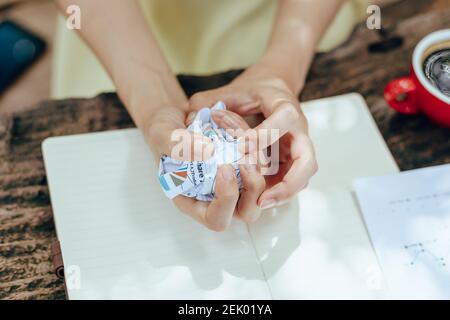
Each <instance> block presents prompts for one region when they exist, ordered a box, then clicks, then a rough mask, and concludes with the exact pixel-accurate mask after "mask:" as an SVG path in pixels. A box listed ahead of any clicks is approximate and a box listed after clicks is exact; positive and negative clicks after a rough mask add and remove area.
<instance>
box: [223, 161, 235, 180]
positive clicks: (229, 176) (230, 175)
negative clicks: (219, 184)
mask: <svg viewBox="0 0 450 320" xmlns="http://www.w3.org/2000/svg"><path fill="white" fill-rule="evenodd" d="M222 177H223V178H224V179H225V181H233V180H234V168H233V167H231V166H229V165H226V166H224V167H222Z"/></svg>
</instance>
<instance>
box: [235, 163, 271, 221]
mask: <svg viewBox="0 0 450 320" xmlns="http://www.w3.org/2000/svg"><path fill="white" fill-rule="evenodd" d="M240 172H241V177H242V184H243V186H244V187H243V189H242V191H241V196H240V198H239V201H238V206H237V215H238V216H239V217H240V218H241V219H242V220H244V221H245V222H248V223H253V222H255V221H257V220H258V219H259V217H260V216H261V209H260V208H259V206H258V199H259V197H260V195H261V194H262V193H263V191H264V189H265V187H266V182H265V180H264V177H263V176H262V175H261V173H259V171H258V169H257V166H256V165H254V164H250V163H244V164H242V165H241V166H240Z"/></svg>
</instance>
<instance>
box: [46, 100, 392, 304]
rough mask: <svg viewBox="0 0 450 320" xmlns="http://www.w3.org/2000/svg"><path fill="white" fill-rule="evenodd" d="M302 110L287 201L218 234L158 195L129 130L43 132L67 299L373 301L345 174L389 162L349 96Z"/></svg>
mask: <svg viewBox="0 0 450 320" xmlns="http://www.w3.org/2000/svg"><path fill="white" fill-rule="evenodd" d="M303 109H304V111H305V113H306V116H307V118H308V120H309V123H310V133H311V137H312V139H313V141H314V143H315V147H316V153H317V159H318V162H319V167H320V169H319V172H318V173H317V174H316V176H314V178H313V179H312V180H311V181H310V184H309V186H308V188H307V189H306V190H304V191H303V192H301V193H300V194H299V196H298V197H296V198H295V199H293V200H292V201H291V202H290V203H289V204H287V205H286V206H284V207H281V208H278V209H276V210H271V211H267V212H264V215H263V218H262V219H261V220H259V221H258V222H257V223H255V224H252V225H247V224H245V223H243V222H241V221H238V220H234V221H233V223H232V225H231V227H230V228H229V229H228V230H227V231H225V232H223V233H215V232H212V231H209V230H207V229H206V228H204V227H203V226H201V225H199V224H198V223H196V222H195V221H193V220H192V219H191V218H189V217H188V216H186V215H184V214H182V213H180V212H179V211H178V210H177V209H176V208H175V207H174V206H173V205H172V203H171V202H170V201H169V200H168V199H167V198H166V197H165V196H164V194H163V192H162V191H161V190H160V186H159V183H158V180H157V164H156V163H155V161H154V159H153V157H152V155H151V154H150V151H149V149H148V147H147V146H146V144H145V142H144V139H143V137H142V135H141V133H140V132H139V131H138V130H137V129H128V130H119V131H110V132H102V133H93V134H84V135H76V136H67V137H56V138H49V139H47V140H45V141H44V143H43V155H44V161H45V167H46V172H47V178H48V184H49V188H50V196H51V203H52V207H53V212H54V220H55V226H56V231H57V236H58V239H59V241H60V245H61V250H62V256H63V260H64V267H65V277H66V285H67V293H68V297H69V299H315V298H322V299H335V298H336V299H351V298H359V299H369V298H379V297H384V294H385V291H384V288H385V287H384V284H383V281H382V277H381V272H380V268H379V266H378V263H377V259H376V256H375V254H374V251H373V249H372V247H371V244H370V240H369V237H368V234H367V232H366V229H365V227H364V224H363V221H362V218H361V215H360V213H359V209H358V205H357V203H356V201H355V199H354V197H353V195H352V180H353V179H354V178H356V177H360V176H371V175H383V174H389V173H393V172H397V171H398V167H397V165H396V163H395V162H394V160H393V158H392V156H391V154H390V152H389V150H388V149H387V147H386V145H385V143H384V141H383V139H382V137H381V135H380V133H379V131H378V129H377V127H376V125H375V123H374V121H373V119H372V117H371V115H370V113H369V110H368V108H367V106H366V104H365V102H364V100H363V98H362V97H361V96H360V95H358V94H348V95H343V96H339V97H333V98H327V99H322V100H317V101H311V102H307V103H303Z"/></svg>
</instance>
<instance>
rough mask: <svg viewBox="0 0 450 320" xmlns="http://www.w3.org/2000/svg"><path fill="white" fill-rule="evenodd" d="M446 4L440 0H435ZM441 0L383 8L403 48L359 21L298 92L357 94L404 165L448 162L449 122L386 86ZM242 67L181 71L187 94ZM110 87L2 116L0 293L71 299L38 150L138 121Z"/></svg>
mask: <svg viewBox="0 0 450 320" xmlns="http://www.w3.org/2000/svg"><path fill="white" fill-rule="evenodd" d="M438 2H442V1H438ZM436 3H437V1H431V0H418V1H402V2H401V3H400V4H396V5H394V6H393V7H391V8H389V9H384V10H383V24H384V26H386V27H387V29H388V33H389V34H390V35H397V36H401V37H403V39H404V43H403V45H402V46H401V47H399V48H396V49H393V50H388V51H386V52H381V53H370V52H369V51H368V49H367V48H368V45H369V44H371V43H373V42H376V41H379V40H380V35H379V33H377V32H376V31H370V30H368V29H367V28H366V27H365V24H361V25H360V26H358V27H357V28H356V29H355V31H354V33H353V35H352V36H351V38H350V39H349V41H348V42H347V43H345V44H344V45H343V46H341V47H340V48H338V49H336V50H334V51H332V52H329V53H327V54H322V55H318V56H317V58H316V60H315V62H314V65H313V67H312V70H311V72H310V75H309V79H308V82H307V85H306V88H305V90H304V91H303V93H302V96H301V100H302V101H305V100H310V99H316V98H321V97H326V96H333V95H338V94H344V93H348V92H359V93H361V94H362V95H363V96H364V97H365V98H366V101H367V103H368V105H369V106H370V110H371V112H372V114H373V116H374V118H375V120H376V122H377V124H378V126H379V128H380V130H381V132H382V134H383V136H384V138H385V139H386V141H387V143H388V146H389V148H390V150H391V152H392V153H393V155H394V157H395V159H396V161H397V162H398V164H399V166H400V168H401V169H402V170H407V169H413V168H419V167H424V166H429V165H437V164H443V163H449V162H450V130H449V129H444V128H440V127H438V126H436V125H434V124H432V123H431V122H430V121H428V120H427V119H426V118H424V117H423V116H414V117H406V116H402V115H399V114H397V113H395V112H394V111H392V110H391V109H389V107H388V106H387V105H386V103H385V101H384V100H383V97H382V93H383V87H384V85H385V84H386V83H387V82H388V81H389V80H390V79H392V78H393V77H396V76H400V75H405V74H407V73H408V64H409V63H408V61H409V57H410V56H411V53H412V49H413V47H414V45H415V44H416V43H417V41H418V40H419V39H420V38H422V37H423V36H425V35H426V34H428V33H429V32H431V31H434V30H438V29H442V28H445V27H447V28H448V27H449V26H450V8H448V6H447V8H439V10H437V9H436ZM239 72H240V71H230V72H228V73H225V74H220V75H215V76H211V77H204V78H198V77H189V76H180V78H179V79H180V82H181V83H182V85H183V87H184V88H185V90H186V92H187V93H188V94H189V95H190V94H192V93H194V92H197V91H199V90H204V89H208V88H213V87H217V86H220V85H223V84H226V83H228V82H229V81H230V80H232V79H233V78H234V77H235V76H236V75H238V74H239ZM131 126H133V125H132V122H131V121H130V118H129V116H128V115H127V113H126V111H125V110H124V108H123V107H122V105H121V103H120V101H119V100H118V99H117V96H116V95H115V94H113V93H108V94H102V95H100V96H98V97H96V98H93V99H76V100H64V101H48V102H44V103H42V104H40V105H39V106H36V108H33V110H32V111H28V112H23V113H18V114H15V115H13V116H12V117H11V118H8V119H0V239H1V240H0V298H1V299H27V298H34V299H36V298H37V299H64V298H65V293H64V289H63V283H62V281H61V280H58V279H57V277H56V276H55V275H54V274H53V273H52V265H51V254H50V245H51V243H52V241H54V240H55V230H54V225H53V219H52V209H51V206H50V198H49V192H48V188H47V181H46V176H45V171H44V166H43V162H42V155H41V142H42V140H43V139H45V138H46V137H50V136H58V135H67V134H74V133H86V132H94V131H103V130H112V129H119V128H127V127H131Z"/></svg>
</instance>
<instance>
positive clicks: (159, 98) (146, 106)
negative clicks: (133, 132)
mask: <svg viewBox="0 0 450 320" xmlns="http://www.w3.org/2000/svg"><path fill="white" fill-rule="evenodd" d="M171 78H173V79H171ZM117 88H118V93H119V95H120V97H121V99H122V101H123V103H124V104H125V106H126V108H127V110H128V112H129V113H130V115H131V117H132V118H133V121H134V123H135V124H136V126H137V127H138V128H139V129H141V130H147V128H148V126H149V124H151V122H152V120H151V119H152V118H153V116H154V114H155V113H156V112H157V111H158V110H161V109H163V108H169V107H170V108H173V107H178V108H179V109H182V111H184V112H187V110H184V109H186V106H187V98H186V96H185V94H184V92H183V90H182V89H181V87H180V86H179V84H178V82H177V80H176V78H175V77H174V76H164V75H159V74H157V73H155V72H146V73H142V74H141V73H135V77H134V78H133V80H132V81H130V82H128V83H126V84H124V85H122V86H119V85H118V86H117Z"/></svg>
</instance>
